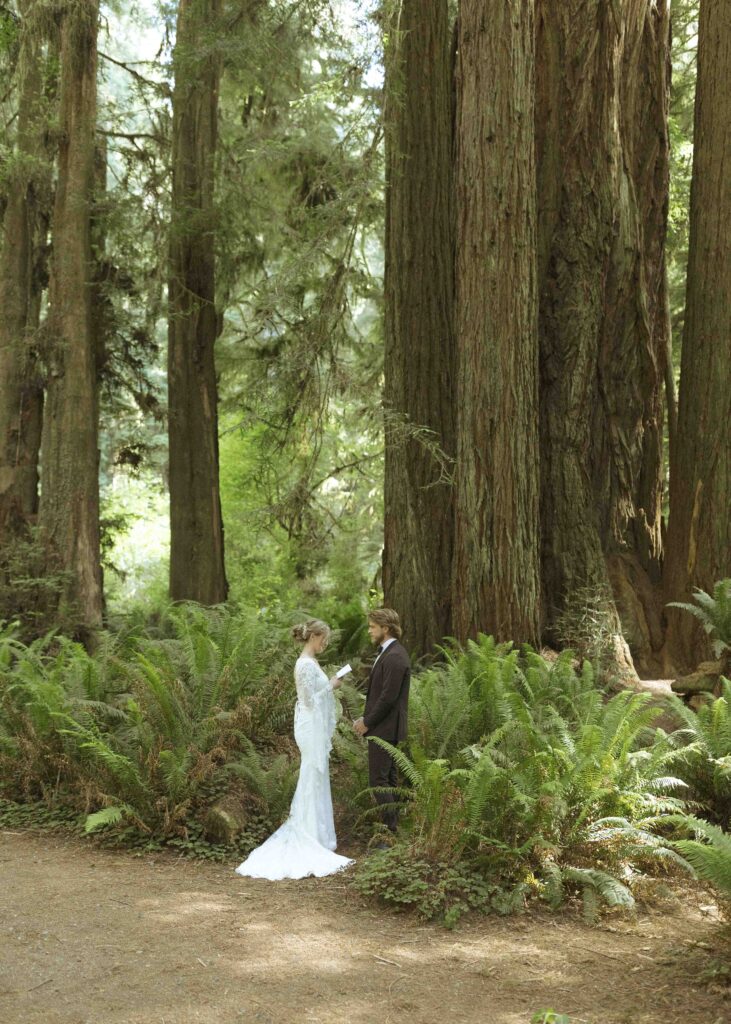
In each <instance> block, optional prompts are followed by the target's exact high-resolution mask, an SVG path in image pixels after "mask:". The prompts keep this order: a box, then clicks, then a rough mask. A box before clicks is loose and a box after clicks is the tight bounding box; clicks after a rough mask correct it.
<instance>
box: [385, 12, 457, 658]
mask: <svg viewBox="0 0 731 1024" xmlns="http://www.w3.org/2000/svg"><path fill="white" fill-rule="evenodd" d="M450 36H451V34H450V30H449V17H448V4H447V0H436V2H434V3H425V2H424V0H402V2H401V3H400V4H399V5H397V9H396V11H395V12H394V14H393V21H392V23H391V24H390V25H389V26H388V44H387V51H386V111H385V119H386V246H385V304H386V313H385V333H386V346H385V371H384V372H385V405H386V474H385V517H384V518H385V522H384V532H385V546H384V553H383V589H384V595H385V601H386V604H387V605H389V606H391V607H393V608H395V609H397V610H398V612H399V613H400V615H401V616H402V619H403V622H404V626H405V642H406V643H407V645H408V646H409V648H410V649H411V650H413V651H415V652H416V653H418V654H419V655H424V654H427V653H429V652H430V651H431V650H432V648H433V647H434V644H436V643H440V642H441V641H442V639H443V638H444V637H445V636H446V635H448V634H449V633H450V632H451V628H452V627H451V594H450V578H451V560H452V534H453V510H452V489H451V486H450V481H449V475H450V473H451V468H452V467H451V465H450V463H449V461H448V460H451V459H452V458H453V456H454V398H453V390H452V389H453V386H454V330H453V276H454V270H453V265H454V230H453V215H452V86H451V56H450V49H451V47H450ZM435 446H436V448H435ZM437 449H440V450H441V453H442V454H440V453H439V451H438V450H437ZM443 456H446V460H445V459H444V458H443Z"/></svg>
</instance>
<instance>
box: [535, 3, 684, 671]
mask: <svg viewBox="0 0 731 1024" xmlns="http://www.w3.org/2000/svg"><path fill="white" fill-rule="evenodd" d="M537 12H538V26H537V50H538V52H537V75H538V87H537V105H536V138H537V146H538V212H539V218H538V224H539V230H538V259H539V281H540V358H541V465H542V484H541V525H542V538H543V541H542V575H543V588H544V593H545V599H546V611H547V619H548V625H549V627H551V626H552V625H554V624H555V622H556V620H557V619H558V618H559V617H560V616H561V615H562V614H563V613H565V612H566V610H567V608H568V609H569V611H570V605H571V601H572V600H576V595H579V594H582V593H586V592H587V590H588V592H589V593H591V594H593V595H595V598H596V600H597V603H598V611H599V614H600V617H601V618H602V620H603V624H602V628H603V629H604V630H605V631H606V632H607V634H608V636H609V638H610V641H611V646H612V647H613V649H614V657H615V660H616V661H617V662H618V663H619V666H620V668H622V669H623V670H625V671H626V672H627V673H628V674H630V675H631V674H632V665H631V658H630V656H629V651H628V649H627V646H626V643H625V641H624V638H623V635H622V624H620V618H619V615H618V614H617V603H616V601H618V602H619V605H620V608H621V610H622V613H623V616H624V623H623V625H624V628H625V631H626V632H627V634H628V636H629V639H630V641H631V643H632V645H633V650H634V651H635V652H636V653H637V654H638V655H640V656H641V657H642V658H643V659H645V660H649V659H650V658H651V657H652V653H653V651H656V650H657V648H658V647H659V646H660V644H661V631H660V618H659V614H658V603H657V596H656V590H655V585H656V584H657V583H658V581H659V578H660V558H661V538H660V505H661V496H662V490H661V480H662V473H661V455H662V444H661V438H662V408H663V404H662V389H663V380H664V370H665V365H666V359H667V351H668V345H667V330H668V326H667V311H666V301H665V299H666V291H665V261H664V240H665V218H666V204H667V177H668V170H667V166H668V144H667V91H668V45H669V14H668V10H667V5H666V4H659V5H657V4H655V3H654V2H650V0H618V2H616V3H598V2H597V0H566V2H565V3H561V4H556V3H553V2H551V0H537ZM610 584H611V585H613V587H614V591H612V587H611V585H610ZM549 635H550V628H549Z"/></svg>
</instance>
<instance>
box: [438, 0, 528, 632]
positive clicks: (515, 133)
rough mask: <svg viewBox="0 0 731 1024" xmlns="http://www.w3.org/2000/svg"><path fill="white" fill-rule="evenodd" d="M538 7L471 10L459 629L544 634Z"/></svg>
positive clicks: (464, 93) (462, 129)
mask: <svg viewBox="0 0 731 1024" xmlns="http://www.w3.org/2000/svg"><path fill="white" fill-rule="evenodd" d="M533 131H534V4H533V0H488V2H485V0H463V2H462V5H461V10H460V17H459V40H458V64H457V119H456V207H457V259H456V335H457V346H458V374H457V387H456V393H455V401H456V406H457V411H458V440H457V471H456V531H455V556H454V581H453V582H454V590H453V593H454V628H455V633H456V635H457V636H458V637H460V638H462V639H464V638H466V637H467V636H474V635H475V634H476V633H477V631H483V632H489V633H492V634H493V635H495V636H496V637H497V638H498V639H500V640H506V639H513V640H524V641H529V642H532V643H536V642H537V640H538V637H539V631H540V625H539V619H540V584H539V541H538V538H539V473H538V387H537V385H538V340H537V314H538V305H537V291H536V265H535V249H536V213H535V189H536V178H535V160H534V135H533Z"/></svg>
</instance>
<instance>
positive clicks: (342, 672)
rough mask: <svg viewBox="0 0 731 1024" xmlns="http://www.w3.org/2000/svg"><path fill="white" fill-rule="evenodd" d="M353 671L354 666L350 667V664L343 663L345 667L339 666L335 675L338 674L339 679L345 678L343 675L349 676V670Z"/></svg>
mask: <svg viewBox="0 0 731 1024" xmlns="http://www.w3.org/2000/svg"><path fill="white" fill-rule="evenodd" d="M352 671H353V670H352V668H351V667H350V665H343V667H342V668H339V669H338V670H337V672H336V673H335V675H336V676H337V677H338V679H342V678H343V676H347V674H348V672H352Z"/></svg>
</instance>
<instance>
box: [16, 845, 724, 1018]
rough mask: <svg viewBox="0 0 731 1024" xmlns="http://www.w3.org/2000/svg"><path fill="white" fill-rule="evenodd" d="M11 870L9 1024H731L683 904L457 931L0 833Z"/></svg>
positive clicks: (291, 885) (696, 919)
mask: <svg viewBox="0 0 731 1024" xmlns="http://www.w3.org/2000/svg"><path fill="white" fill-rule="evenodd" d="M0 870H1V871H2V876H1V877H2V888H1V889H0V1021H2V1022H3V1024H40V1022H43V1024H189V1022H190V1024H193V1022H202V1024H237V1022H240V1021H241V1022H243V1021H247V1022H262V1024H290V1022H297V1024H299V1022H302V1024H308V1022H313V1024H343V1022H345V1021H348V1022H353V1024H374V1022H375V1024H396V1022H408V1024H442V1022H444V1021H449V1022H450V1024H463V1022H464V1024H478V1022H479V1024H528V1021H529V1020H530V1017H531V1014H532V1013H533V1012H535V1011H536V1010H538V1009H545V1008H547V1007H552V1008H553V1009H555V1010H560V1011H563V1012H567V1013H571V1015H572V1017H576V1018H578V1019H579V1020H580V1021H587V1022H590V1024H661V1022H662V1024H680V1022H682V1024H724V1022H726V1021H728V1020H729V1019H731V1001H729V1000H726V999H724V996H723V994H722V993H719V992H716V993H714V992H710V991H708V989H707V988H705V987H704V986H703V985H701V983H700V982H699V980H698V978H697V972H698V958H699V957H700V958H701V959H703V958H706V959H707V957H708V955H709V954H708V953H706V952H704V951H703V948H702V947H701V949H700V950H699V949H698V948H697V947H696V946H695V945H694V943H695V942H707V943H713V942H714V941H715V939H714V933H715V927H716V926H715V924H714V923H713V921H711V920H709V919H708V918H707V917H705V916H704V914H703V913H702V912H701V911H700V909H698V908H697V907H695V908H693V909H687V906H686V905H685V904H682V905H681V904H680V903H672V904H670V905H669V906H664V907H663V908H662V909H661V910H657V911H655V912H653V913H652V914H651V915H649V916H647V915H643V916H638V917H637V919H636V920H634V921H630V920H628V919H626V918H623V919H619V918H617V919H614V921H613V924H611V925H606V924H605V925H604V926H603V927H601V928H599V929H596V928H589V927H587V926H585V925H583V924H582V923H581V922H577V921H576V920H573V919H569V918H567V917H563V918H560V919H558V920H556V919H552V918H550V917H548V916H544V915H542V914H541V915H538V916H528V917H523V918H512V919H510V920H502V919H481V920H478V921H475V922H474V923H469V924H467V925H465V926H463V927H461V928H460V929H459V930H457V931H455V932H448V931H445V930H444V929H442V928H438V927H434V926H424V925H419V924H418V923H416V922H415V921H414V920H412V919H411V918H406V917H398V916H393V915H390V914H385V915H379V914H378V913H376V912H375V911H374V909H373V908H372V907H371V906H370V905H368V904H366V903H364V902H363V901H361V900H360V899H359V898H358V897H355V896H354V895H353V894H352V892H351V891H350V889H349V888H348V887H347V886H346V885H345V883H344V880H343V878H337V877H336V878H332V879H325V880H315V879H309V880H306V881H304V882H284V883H266V882H255V881H252V880H247V879H242V878H237V877H236V876H235V875H234V874H233V873H232V870H231V867H228V866H226V867H223V866H218V865H211V864H198V863H193V862H191V861H184V860H180V861H178V860H175V859H173V858H171V857H167V856H165V857H163V856H156V857H151V856H145V857H144V858H136V857H134V856H132V855H130V854H128V853H116V852H108V851H103V850H99V849H95V848H93V847H91V846H89V845H85V844H83V843H81V842H80V841H78V840H74V839H66V838H59V837H58V836H55V835H50V836H49V835H40V834H38V833H34V832H10V831H5V832H0ZM694 899H695V902H696V904H697V902H698V898H697V895H696V896H695V897H694ZM700 902H701V903H702V902H703V900H701V901H700ZM684 908H685V909H684ZM610 928H611V930H610ZM683 951H686V952H685V953H684V952H683Z"/></svg>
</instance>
